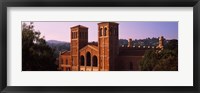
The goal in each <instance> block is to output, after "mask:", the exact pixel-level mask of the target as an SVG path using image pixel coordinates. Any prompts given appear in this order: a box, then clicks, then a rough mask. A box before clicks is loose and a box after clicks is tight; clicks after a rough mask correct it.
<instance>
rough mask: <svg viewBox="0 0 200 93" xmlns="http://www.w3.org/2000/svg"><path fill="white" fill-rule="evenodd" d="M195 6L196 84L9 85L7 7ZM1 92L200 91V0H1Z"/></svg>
mask: <svg viewBox="0 0 200 93" xmlns="http://www.w3.org/2000/svg"><path fill="white" fill-rule="evenodd" d="M68 6H71V7H88V6H91V7H97V6H98V7H105V6H106V7H114V6H115V7H116V6H117V7H193V23H194V24H193V29H194V32H193V33H194V34H193V36H194V37H193V44H194V45H193V53H194V57H193V61H194V62H193V64H194V65H193V68H194V70H193V73H194V76H193V77H194V78H193V83H194V86H192V87H187V86H185V87H181V86H170V87H166V86H155V87H154V86H143V87H139V86H134V87H125V86H101V87H100V86H87V87H84V86H76V87H72V86H70V87H57V86H52V87H48V86H42V87H39V86H37V87H31V86H7V16H8V15H7V7H68ZM0 20H2V21H0V91H1V92H2V93H27V92H28V93H36V92H37V93H44V92H45V93H54V92H55V93H64V92H65V93H66V92H67V93H68V92H69V93H86V92H87V93H93V92H107V93H108V92H117V93H168V92H170V93H199V92H200V89H199V87H200V86H199V84H200V78H199V77H200V73H199V72H200V71H199V70H200V69H199V68H200V63H199V61H200V58H199V57H198V55H199V53H200V48H198V47H199V44H200V43H199V40H200V33H199V31H200V0H98V1H97V0H2V1H0Z"/></svg>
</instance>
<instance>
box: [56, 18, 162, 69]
mask: <svg viewBox="0 0 200 93" xmlns="http://www.w3.org/2000/svg"><path fill="white" fill-rule="evenodd" d="M118 25H119V24H118V23H115V22H101V23H98V43H94V42H93V43H88V28H87V27H85V26H81V25H77V26H74V27H71V44H70V51H63V52H61V53H60V54H59V68H58V69H59V70H64V71H130V70H135V71H137V70H139V62H140V61H141V59H142V58H143V56H144V53H145V51H146V50H149V49H151V48H154V47H151V46H134V47H133V44H132V39H129V42H128V46H127V47H122V46H121V47H120V46H119V44H118V41H119V28H118ZM158 46H159V47H157V48H163V47H161V46H163V41H162V40H159V45H158Z"/></svg>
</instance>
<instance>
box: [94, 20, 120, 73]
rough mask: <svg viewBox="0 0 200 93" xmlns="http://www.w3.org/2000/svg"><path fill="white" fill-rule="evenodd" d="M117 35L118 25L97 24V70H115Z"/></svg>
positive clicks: (117, 47)
mask: <svg viewBox="0 0 200 93" xmlns="http://www.w3.org/2000/svg"><path fill="white" fill-rule="evenodd" d="M118 33H119V32H118V23H115V22H101V23H98V45H99V46H98V48H99V60H98V61H99V66H100V68H99V70H105V71H112V70H115V64H116V57H117V55H118V52H119V45H118Z"/></svg>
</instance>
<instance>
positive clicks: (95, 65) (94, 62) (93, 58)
mask: <svg viewBox="0 0 200 93" xmlns="http://www.w3.org/2000/svg"><path fill="white" fill-rule="evenodd" d="M92 62H93V66H94V67H97V65H98V60H97V56H93V57H92Z"/></svg>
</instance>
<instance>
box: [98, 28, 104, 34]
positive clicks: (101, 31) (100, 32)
mask: <svg viewBox="0 0 200 93" xmlns="http://www.w3.org/2000/svg"><path fill="white" fill-rule="evenodd" d="M99 35H100V36H102V35H103V29H102V28H100V29H99Z"/></svg>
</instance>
